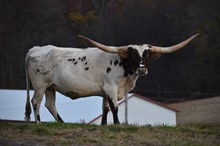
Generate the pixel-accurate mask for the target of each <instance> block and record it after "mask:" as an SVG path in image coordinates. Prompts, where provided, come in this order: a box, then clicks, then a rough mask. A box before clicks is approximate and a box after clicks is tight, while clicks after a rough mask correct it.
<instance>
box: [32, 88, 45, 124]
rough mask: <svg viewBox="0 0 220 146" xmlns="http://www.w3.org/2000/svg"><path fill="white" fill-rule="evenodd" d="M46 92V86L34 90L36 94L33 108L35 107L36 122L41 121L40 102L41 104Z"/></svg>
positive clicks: (33, 99)
mask: <svg viewBox="0 0 220 146" xmlns="http://www.w3.org/2000/svg"><path fill="white" fill-rule="evenodd" d="M44 92H45V89H44V88H40V89H38V90H34V96H33V98H32V100H31V102H32V105H33V109H34V117H35V121H36V123H40V113H39V110H40V104H41V102H42V99H43V96H44Z"/></svg>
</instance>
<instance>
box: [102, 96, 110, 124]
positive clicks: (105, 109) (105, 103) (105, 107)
mask: <svg viewBox="0 0 220 146" xmlns="http://www.w3.org/2000/svg"><path fill="white" fill-rule="evenodd" d="M108 112H109V101H108V97H103V101H102V125H107V115H108Z"/></svg>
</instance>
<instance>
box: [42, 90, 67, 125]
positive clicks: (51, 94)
mask: <svg viewBox="0 0 220 146" xmlns="http://www.w3.org/2000/svg"><path fill="white" fill-rule="evenodd" d="M45 95H46V103H45V106H46V108H47V109H48V110H49V111H50V113H51V114H52V115H53V117H54V118H55V119H56V121H58V122H63V120H62V118H61V117H60V115H59V114H58V112H57V109H56V104H55V101H56V96H55V90H54V89H53V88H51V87H49V88H47V90H46V92H45Z"/></svg>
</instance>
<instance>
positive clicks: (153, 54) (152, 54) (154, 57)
mask: <svg viewBox="0 0 220 146" xmlns="http://www.w3.org/2000/svg"><path fill="white" fill-rule="evenodd" d="M160 56H161V54H160V53H157V52H150V53H149V56H148V58H150V59H159V58H160Z"/></svg>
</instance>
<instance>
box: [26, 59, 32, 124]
mask: <svg viewBox="0 0 220 146" xmlns="http://www.w3.org/2000/svg"><path fill="white" fill-rule="evenodd" d="M25 72H26V89H27V98H26V106H25V121H30V120H31V117H30V116H31V104H30V84H29V83H30V81H29V75H28V70H27V65H26V63H25Z"/></svg>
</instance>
